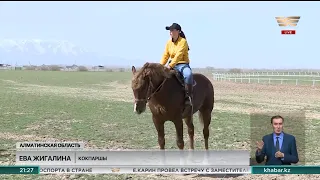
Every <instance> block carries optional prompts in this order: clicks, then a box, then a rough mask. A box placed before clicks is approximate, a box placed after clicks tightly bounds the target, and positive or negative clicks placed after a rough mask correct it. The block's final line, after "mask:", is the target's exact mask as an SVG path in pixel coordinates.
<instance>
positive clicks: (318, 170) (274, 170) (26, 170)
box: [0, 165, 320, 174]
mask: <svg viewBox="0 0 320 180" xmlns="http://www.w3.org/2000/svg"><path fill="white" fill-rule="evenodd" d="M186 173H187V174H320V166H184V167H182V166H175V167H173V166H171V167H170V166H154V167H149V166H148V167H147V166H136V167H134V166H130V167H128V166H126V167H125V166H123V167H111V166H52V165H51V166H0V174H186Z"/></svg>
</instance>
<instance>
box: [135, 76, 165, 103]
mask: <svg viewBox="0 0 320 180" xmlns="http://www.w3.org/2000/svg"><path fill="white" fill-rule="evenodd" d="M167 79H168V78H165V79H164V80H163V81H162V83H161V84H160V85H159V86H158V87H157V89H156V90H155V91H154V92H151V91H152V89H154V86H153V84H152V81H151V78H150V77H149V86H148V91H147V98H146V99H135V101H136V102H139V101H149V100H150V99H151V98H152V96H154V95H155V94H157V93H158V92H159V91H160V90H161V88H162V87H163V85H164V83H165V82H166V81H167ZM150 92H151V94H150ZM148 94H150V95H149V96H148Z"/></svg>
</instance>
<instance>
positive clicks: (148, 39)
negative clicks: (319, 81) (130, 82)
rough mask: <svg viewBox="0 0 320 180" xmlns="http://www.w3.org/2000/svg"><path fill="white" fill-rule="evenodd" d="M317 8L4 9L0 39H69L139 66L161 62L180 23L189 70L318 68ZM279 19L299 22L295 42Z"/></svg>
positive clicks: (155, 5)
mask: <svg viewBox="0 0 320 180" xmlns="http://www.w3.org/2000/svg"><path fill="white" fill-rule="evenodd" d="M319 9H320V2H232V1H229V2H217V1H216V2H151V1H149V2H138V1H136V2H125V1H122V2H110V1H109V2H107V1H106V2H90V1H88V2H0V25H1V28H0V39H10V38H12V39H44V40H47V39H54V40H67V41H70V42H72V43H74V44H76V45H79V46H81V47H84V48H86V49H89V50H91V51H94V52H97V53H99V54H103V55H107V56H114V57H121V58H125V59H129V60H130V59H132V60H133V61H131V62H132V65H136V66H141V64H135V61H134V59H142V60H145V62H159V61H160V59H161V56H162V53H163V51H164V47H165V43H166V41H167V40H168V39H169V32H168V31H166V30H165V26H167V25H171V24H172V23H173V22H176V23H179V24H180V25H181V26H182V30H183V31H184V32H185V35H186V37H187V40H188V44H189V46H190V51H189V55H190V61H191V63H190V65H191V67H207V66H211V67H217V68H230V67H237V68H318V69H319V68H320V58H319V57H320V55H319V50H320V47H319V42H320V34H319V33H320V25H319V23H316V22H318V19H319V18H320V12H318V11H317V10H319ZM276 16H301V19H300V21H299V23H298V26H297V27H295V28H290V29H294V30H296V35H281V33H280V32H281V30H282V29H284V28H281V27H279V26H278V24H277V22H276V20H275V17H276ZM136 63H138V62H136ZM139 63H140V62H139Z"/></svg>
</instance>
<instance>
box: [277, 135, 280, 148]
mask: <svg viewBox="0 0 320 180" xmlns="http://www.w3.org/2000/svg"><path fill="white" fill-rule="evenodd" d="M276 149H277V151H280V144H279V137H277V141H276Z"/></svg>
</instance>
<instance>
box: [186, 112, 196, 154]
mask: <svg viewBox="0 0 320 180" xmlns="http://www.w3.org/2000/svg"><path fill="white" fill-rule="evenodd" d="M184 122H185V123H186V124H187V126H188V134H189V141H190V149H194V125H193V118H192V117H188V118H185V119H184Z"/></svg>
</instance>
